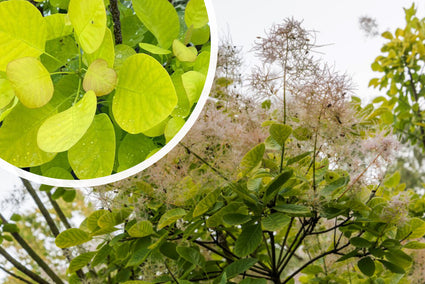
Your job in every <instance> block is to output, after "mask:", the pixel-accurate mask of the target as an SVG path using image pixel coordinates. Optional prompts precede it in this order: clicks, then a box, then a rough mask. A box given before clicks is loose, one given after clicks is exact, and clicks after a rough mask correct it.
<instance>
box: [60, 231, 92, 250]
mask: <svg viewBox="0 0 425 284" xmlns="http://www.w3.org/2000/svg"><path fill="white" fill-rule="evenodd" d="M90 240H91V237H90V236H89V234H88V233H87V232H84V231H83V230H80V229H76V228H71V229H68V230H65V231H63V232H62V233H60V234H59V235H58V236H57V237H56V240H55V244H56V246H58V247H59V248H69V247H73V246H78V245H81V244H84V243H86V242H88V241H90Z"/></svg>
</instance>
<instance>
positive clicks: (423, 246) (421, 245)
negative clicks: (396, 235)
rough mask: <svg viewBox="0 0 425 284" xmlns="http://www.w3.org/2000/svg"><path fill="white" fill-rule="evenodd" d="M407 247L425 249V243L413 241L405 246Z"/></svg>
mask: <svg viewBox="0 0 425 284" xmlns="http://www.w3.org/2000/svg"><path fill="white" fill-rule="evenodd" d="M403 247H404V248H406V249H425V243H421V242H418V241H412V242H409V243H407V244H405V245H404V246H403Z"/></svg>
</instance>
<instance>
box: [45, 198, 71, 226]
mask: <svg viewBox="0 0 425 284" xmlns="http://www.w3.org/2000/svg"><path fill="white" fill-rule="evenodd" d="M46 193H47V197H48V198H49V201H50V203H51V204H52V206H53V209H55V212H56V214H58V217H59V219H60V220H61V222H62V223H63V225H64V226H65V228H67V229H71V228H72V226H71V224H69V222H68V219H67V218H66V216H65V213H63V211H62V209H61V208H60V206H59V204H58V203H57V202H56V201H55V200H54V199H53V198H52V194H51V193H50V192H46Z"/></svg>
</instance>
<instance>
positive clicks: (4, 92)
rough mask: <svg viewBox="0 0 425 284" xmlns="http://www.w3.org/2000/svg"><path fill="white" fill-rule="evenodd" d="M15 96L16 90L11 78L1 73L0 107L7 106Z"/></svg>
mask: <svg viewBox="0 0 425 284" xmlns="http://www.w3.org/2000/svg"><path fill="white" fill-rule="evenodd" d="M14 97H15V91H14V90H13V88H12V85H11V84H10V82H9V80H7V79H6V77H5V76H4V75H3V74H1V73H0V109H2V108H5V107H7V106H8V105H9V104H10V103H11V102H12V100H13V98H14Z"/></svg>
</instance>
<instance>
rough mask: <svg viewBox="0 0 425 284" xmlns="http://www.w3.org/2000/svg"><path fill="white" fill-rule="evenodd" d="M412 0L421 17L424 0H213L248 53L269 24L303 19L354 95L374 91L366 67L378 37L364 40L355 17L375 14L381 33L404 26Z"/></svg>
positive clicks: (222, 25)
mask: <svg viewBox="0 0 425 284" xmlns="http://www.w3.org/2000/svg"><path fill="white" fill-rule="evenodd" d="M413 2H416V7H417V9H418V13H417V15H418V16H419V17H423V16H424V14H423V12H424V10H425V9H424V8H425V0H417V1H412V0H262V1H259V0H213V5H214V8H215V14H216V17H217V23H218V27H219V32H220V33H222V34H223V33H227V31H229V32H230V34H231V37H232V39H233V43H234V44H235V45H241V46H243V47H244V51H245V52H248V51H249V50H250V49H251V47H252V44H253V42H254V41H255V38H256V37H257V36H264V31H266V30H267V29H268V28H270V27H271V26H272V25H273V24H279V23H282V21H283V19H285V18H288V17H294V18H295V19H296V20H303V26H304V28H306V29H308V30H315V31H317V32H318V33H317V44H319V45H320V44H332V45H330V46H327V47H323V48H320V49H319V51H320V52H323V53H325V55H324V59H325V61H326V62H327V63H329V64H330V65H334V66H335V68H336V71H339V72H342V73H347V74H348V75H350V76H352V77H353V83H354V84H355V85H356V86H357V89H358V90H357V91H356V93H357V95H358V96H361V97H363V98H370V97H372V96H373V95H374V94H377V91H376V90H373V89H368V88H367V86H368V83H369V80H370V79H371V78H373V77H374V76H375V75H374V72H372V71H371V70H370V65H371V64H372V62H373V60H374V59H375V57H376V56H378V55H379V49H380V47H381V46H382V43H383V41H382V40H381V39H380V36H378V37H377V38H373V39H371V38H366V37H365V36H364V33H363V32H362V31H361V30H360V28H359V23H358V20H359V17H361V16H365V15H367V16H371V17H372V18H375V19H376V21H377V23H378V25H379V30H380V32H383V31H385V30H390V31H394V30H395V28H397V27H403V25H404V23H405V21H404V11H403V9H402V7H406V8H409V7H410V6H411V4H412V3H413ZM245 60H246V63H247V65H248V68H250V67H249V65H250V64H252V63H253V62H255V60H254V58H253V55H252V54H247V55H246V56H245Z"/></svg>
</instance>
